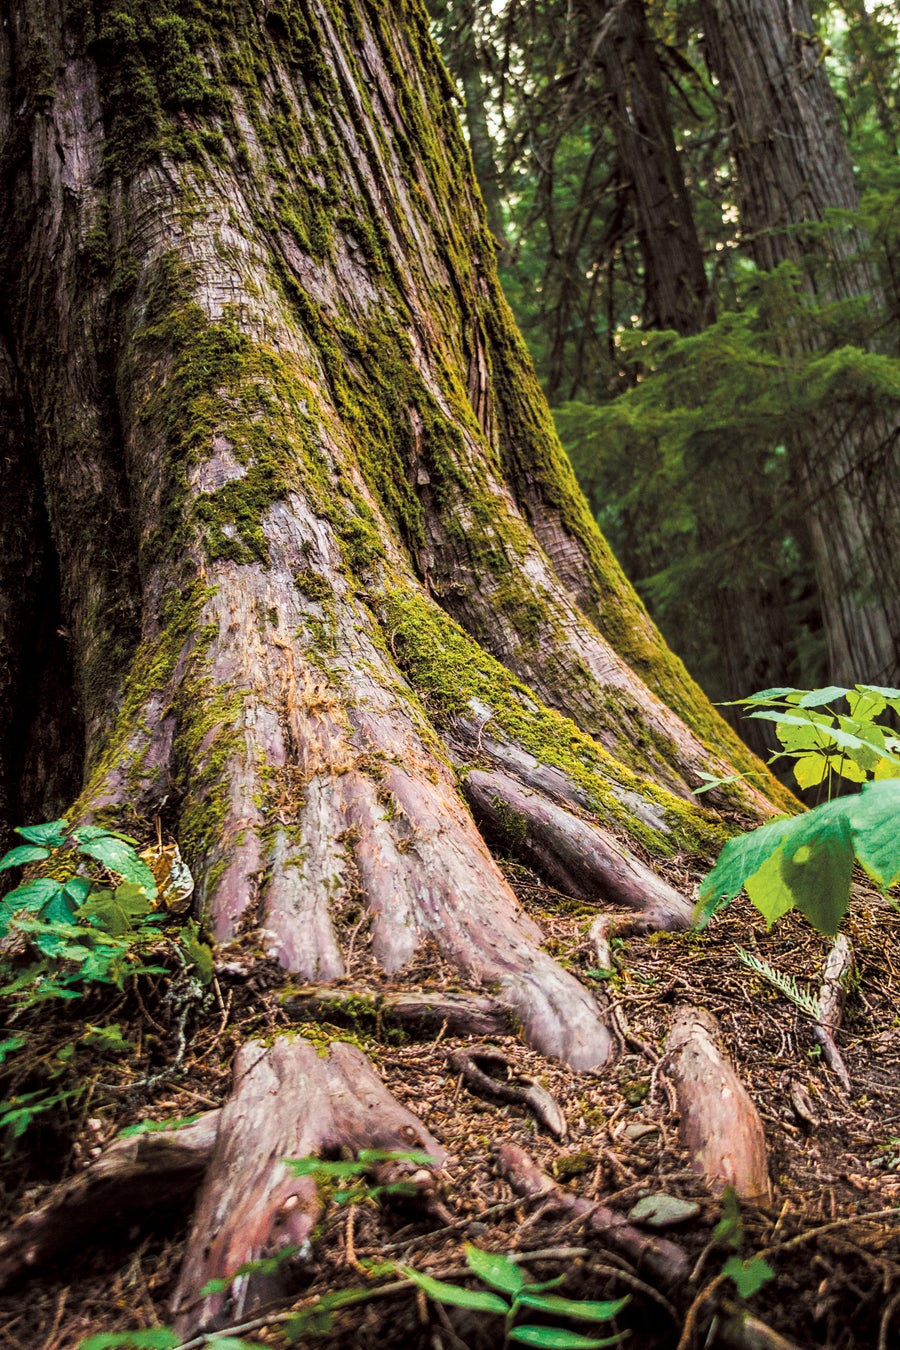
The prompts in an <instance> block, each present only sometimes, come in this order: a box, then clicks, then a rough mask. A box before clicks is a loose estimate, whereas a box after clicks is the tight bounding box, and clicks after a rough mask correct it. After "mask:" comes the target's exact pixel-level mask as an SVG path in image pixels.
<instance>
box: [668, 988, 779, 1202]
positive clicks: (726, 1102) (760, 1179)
mask: <svg viewBox="0 0 900 1350" xmlns="http://www.w3.org/2000/svg"><path fill="white" fill-rule="evenodd" d="M718 1035H719V1029H718V1026H717V1024H716V1021H715V1018H714V1017H712V1016H711V1015H710V1014H709V1013H708V1012H705V1011H704V1010H702V1009H699V1008H690V1007H681V1008H679V1009H678V1010H677V1011H676V1014H675V1020H674V1022H673V1024H672V1029H671V1031H670V1032H669V1035H668V1039H667V1041H666V1054H665V1059H666V1074H667V1077H668V1078H669V1079H670V1081H671V1082H672V1084H673V1086H674V1088H675V1094H676V1097H677V1099H678V1109H679V1111H680V1113H681V1138H682V1141H683V1143H684V1145H685V1147H686V1148H687V1149H688V1150H689V1152H690V1155H691V1165H692V1167H693V1168H694V1170H695V1171H696V1172H697V1173H699V1174H700V1175H701V1176H704V1177H706V1179H707V1181H708V1182H709V1183H710V1184H711V1185H712V1186H713V1187H714V1188H719V1189H720V1188H721V1187H723V1186H726V1185H727V1186H733V1187H734V1189H735V1190H736V1191H737V1193H738V1195H740V1196H745V1197H746V1198H747V1199H750V1200H767V1199H770V1198H771V1194H772V1192H771V1186H770V1183H769V1172H768V1166H767V1161H766V1137H765V1134H764V1132H763V1127H762V1122H761V1120H760V1118H759V1113H758V1112H757V1110H756V1107H755V1106H754V1105H753V1102H752V1101H751V1100H750V1095H749V1093H748V1092H747V1089H746V1088H745V1087H744V1085H743V1083H742V1082H741V1080H740V1079H739V1078H738V1076H737V1074H736V1072H735V1070H734V1068H733V1067H732V1065H731V1064H730V1063H729V1061H728V1059H727V1058H726V1056H725V1055H724V1054H723V1052H722V1050H721V1049H720V1048H719V1045H718Z"/></svg>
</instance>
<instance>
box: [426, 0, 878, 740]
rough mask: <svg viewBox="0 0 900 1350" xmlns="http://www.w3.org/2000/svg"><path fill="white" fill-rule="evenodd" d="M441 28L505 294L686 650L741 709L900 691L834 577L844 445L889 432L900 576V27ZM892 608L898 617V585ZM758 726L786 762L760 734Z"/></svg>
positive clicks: (573, 7)
mask: <svg viewBox="0 0 900 1350" xmlns="http://www.w3.org/2000/svg"><path fill="white" fill-rule="evenodd" d="M431 13H432V16H433V18H434V22H435V26H436V31H437V33H438V35H439V39H440V42H441V47H442V51H443V54H444V56H445V59H446V60H447V62H448V65H449V67H450V69H451V71H452V72H453V74H454V76H455V77H456V79H457V82H458V86H459V89H460V95H461V103H462V107H463V115H464V125H465V127H466V130H467V134H468V138H469V144H470V147H471V150H472V156H473V161H474V165H475V171H476V174H477V176H478V180H479V184H480V186H481V189H482V194H483V196H484V199H485V202H486V205H487V210H488V217H489V220H490V223H491V228H492V230H493V233H494V236H495V238H496V240H497V245H498V255H499V262H500V273H501V277H502V280H503V285H504V289H505V291H506V294H507V296H508V297H509V299H510V301H511V303H512V305H513V309H514V311H515V314H516V318H517V320H518V322H519V324H520V326H521V328H522V331H523V333H524V334H525V336H526V338H527V340H528V343H529V346H530V348H531V351H532V354H533V356H534V359H535V362H536V364H537V369H538V374H539V376H540V379H541V383H542V385H543V387H544V389H545V391H546V393H547V397H548V399H549V401H550V404H551V406H552V407H553V409H554V416H555V419H556V424H557V427H558V429H559V431H560V434H561V436H562V439H563V443H564V445H565V447H566V449H567V450H568V452H569V455H570V456H571V458H572V461H573V463H574V465H575V468H576V472H577V474H578V477H579V481H580V483H581V485H582V487H583V489H584V491H585V493H586V495H587V497H588V499H589V501H590V502H591V504H592V506H593V509H594V511H595V513H596V516H597V519H598V521H599V523H600V525H601V527H602V529H603V531H604V533H605V534H606V537H607V538H608V540H609V541H610V543H611V544H612V546H613V548H614V550H615V552H616V555H617V557H618V558H619V560H620V562H621V563H622V565H623V567H624V569H625V571H626V573H627V575H628V576H629V578H630V579H631V580H632V581H633V582H634V583H635V585H636V586H637V589H638V591H639V593H640V594H641V596H642V597H643V599H644V600H645V601H646V603H647V604H648V606H649V608H650V611H651V613H652V615H653V617H654V618H655V619H656V621H657V622H658V623H659V624H660V626H661V628H662V630H663V632H664V634H665V636H666V637H667V639H668V641H669V642H670V644H671V645H672V646H673V647H674V649H675V650H676V651H677V652H678V653H679V655H680V656H682V657H683V659H684V660H685V662H686V663H687V666H688V668H689V670H690V671H691V673H692V674H693V675H694V676H695V678H696V679H697V680H698V681H699V682H700V684H701V685H702V686H703V688H704V689H705V690H706V692H707V693H708V694H709V696H710V697H711V698H713V699H715V700H727V699H736V698H740V697H743V696H745V695H748V694H750V693H751V692H753V691H754V690H757V689H764V688H768V687H772V686H785V685H787V686H791V685H793V686H799V687H803V688H810V687H814V686H820V685H825V684H827V683H829V682H832V681H834V682H836V683H838V684H841V683H844V682H850V683H852V682H853V681H854V680H870V681H873V682H874V683H882V684H888V685H890V684H894V683H896V682H897V678H898V669H900V668H898V664H897V647H896V632H897V626H896V622H894V623H893V630H894V632H893V636H892V637H891V638H890V639H889V640H888V641H887V642H886V643H884V644H881V645H879V644H877V643H876V644H875V645H874V646H870V645H868V644H867V643H866V641H865V639H862V638H860V639H859V640H857V641H856V642H855V643H854V642H853V640H852V639H851V641H850V642H849V644H848V643H845V642H844V641H843V639H842V638H841V636H840V635H839V633H838V632H837V631H836V630H837V628H838V626H839V620H838V619H836V618H835V617H834V616H833V613H832V610H833V606H831V605H830V603H829V598H828V594H827V592H828V589H829V586H830V585H831V581H830V579H829V577H828V576H827V574H826V569H825V568H824V567H823V566H822V565H821V560H820V559H819V558H818V554H819V552H820V550H821V546H820V544H819V542H818V539H819V537H820V536H821V533H822V532H823V531H824V533H825V536H826V542H825V548H826V550H827V549H828V548H831V547H833V545H834V536H835V534H836V533H837V532H838V531H839V529H840V525H839V522H840V520H841V512H842V508H841V505H840V499H841V497H842V495H844V494H848V495H849V496H850V498H851V499H852V498H853V496H854V495H855V493H856V491H857V488H856V486H855V485H854V483H853V481H852V480H848V479H847V478H846V477H845V476H844V475H843V474H842V472H841V470H840V469H839V468H838V467H837V459H838V457H839V456H838V454H837V451H836V443H837V442H839V441H840V438H841V437H842V436H846V435H847V434H848V431H849V433H850V434H851V435H852V434H853V429H854V428H857V429H859V428H862V427H863V426H866V425H868V426H870V427H871V426H872V425H873V424H876V423H880V424H881V429H880V431H879V433H878V434H877V435H874V436H872V438H871V443H870V444H869V445H868V446H867V447H866V449H865V451H864V459H865V470H864V471H865V474H866V475H867V476H868V477H869V479H870V484H871V487H872V490H873V496H874V498H875V502H876V504H875V507H874V515H873V517H872V519H871V528H872V529H873V530H874V532H875V533H876V534H877V537H878V539H879V540H880V543H879V544H878V545H877V547H878V548H879V549H880V550H882V551H884V552H893V551H894V546H893V544H892V543H891V542H890V541H891V540H892V539H893V538H895V535H894V533H893V531H894V530H895V529H896V525H897V517H896V514H895V513H894V508H893V506H892V504H891V499H892V498H893V496H894V490H893V485H892V481H891V480H892V479H894V480H895V479H896V476H897V469H898V458H897V455H898V451H897V425H896V423H897V409H898V398H900V367H898V365H897V364H896V357H897V340H898V310H897V305H898V280H897V254H898V229H900V208H898V183H900V159H898V141H897V136H898V108H897V97H898V96H897V89H898V68H897V63H898V46H897V43H898V22H900V16H898V11H897V9H896V6H895V5H892V4H878V3H869V4H863V3H858V4H857V3H854V2H851V3H838V4H815V3H814V4H813V5H812V6H811V8H810V9H807V8H805V6H804V5H797V4H791V5H788V6H786V7H779V6H777V5H774V4H773V5H771V6H766V5H765V4H755V5H741V4H735V5H726V4H716V3H715V2H714V0H709V2H708V3H706V2H705V0H699V2H698V3H684V4H667V3H654V2H652V0H651V3H646V4H645V3H642V0H627V3H619V4H603V3H582V0H560V2H559V3H558V4H553V3H531V2H530V0H510V2H509V3H496V4H493V5H487V4H475V3H467V2H466V0H454V2H453V3H451V4H438V3H434V4H432V6H431ZM785 15H789V16H790V20H789V22H788V23H787V25H785V20H784V16H785ZM767 24H769V25H770V26H771V31H770V32H769V34H768V36H767V34H766V25H767ZM779 43H780V44H781V50H780V51H778V45H779ZM767 44H768V45H767ZM754 52H755V53H756V54H757V55H758V56H759V61H758V62H757V64H756V65H754V59H753V54H754ZM763 54H764V55H763ZM766 61H768V64H769V67H770V69H769V71H768V72H767V71H766V69H765V64H766ZM779 62H781V63H782V67H783V66H785V65H786V66H788V67H790V73H789V74H788V75H787V76H786V78H785V79H784V82H783V83H782V85H781V86H779V84H778V80H777V77H775V76H772V72H773V71H776V70H777V69H778V63H779ZM770 76H772V78H771V82H770V83H769V82H767V81H768V78H769V77H770ZM817 82H818V83H820V84H827V85H828V86H830V90H829V91H828V94H827V95H824V97H825V101H824V102H823V101H822V99H823V93H824V91H823V90H822V89H819V90H818V91H817V92H816V93H813V92H812V86H813V85H814V84H815V83H817ZM832 91H833V105H832V106H830V107H829V106H828V98H829V95H830V94H831V92H832ZM817 100H818V101H817ZM779 143H780V144H779ZM784 147H790V148H791V150H792V151H794V152H795V154H794V162H793V166H791V165H789V163H788V161H789V160H790V159H791V154H789V153H788V151H787V149H786V148H784ZM817 161H818V162H817ZM792 168H793V176H792V177H791V176H790V175H791V171H792ZM828 459H832V464H831V466H830V468H829V467H825V468H824V471H820V470H819V469H816V467H815V464H814V465H813V472H812V473H807V472H806V469H805V467H804V465H805V463H806V461H808V460H813V461H818V462H819V464H820V465H821V462H822V461H827V460H828ZM879 497H880V498H881V500H880V502H879V501H878V498H879ZM851 509H852V508H851ZM829 519H830V521H831V525H829ZM817 564H818V570H817ZM857 564H860V565H859V566H858V567H857ZM879 584H881V583H880V582H879V581H878V580H877V579H875V577H874V574H873V573H871V572H869V569H868V568H867V567H866V566H865V564H864V563H863V562H862V560H861V559H856V560H855V561H854V560H850V564H849V567H848V571H847V573H846V574H845V576H844V579H843V583H842V585H843V589H844V591H845V593H846V594H847V601H848V603H849V604H851V605H857V606H861V607H864V606H867V605H871V604H872V602H873V601H876V602H877V597H876V596H875V595H873V590H874V589H877V587H878V586H879ZM883 584H884V587H885V588H886V589H887V590H888V591H889V592H890V593H891V594H889V595H888V596H887V597H882V599H883V600H884V599H886V600H887V603H888V604H889V605H892V604H893V596H894V595H895V594H896V577H894V578H893V579H889V578H887V577H884V578H883ZM894 613H896V611H894ZM726 715H727V714H726ZM735 725H736V726H738V729H739V730H741V733H742V734H744V735H748V734H752V735H755V736H757V740H756V741H755V743H754V745H755V748H756V749H757V750H760V749H762V748H764V746H765V744H766V743H765V741H764V740H762V741H761V740H759V739H758V737H759V735H760V731H761V728H760V725H759V723H757V724H756V725H755V726H754V725H753V724H750V732H749V733H748V730H747V728H748V724H747V722H746V721H745V722H744V723H743V725H741V723H740V721H739V720H738V719H735Z"/></svg>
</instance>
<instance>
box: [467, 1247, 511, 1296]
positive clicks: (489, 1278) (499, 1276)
mask: <svg viewBox="0 0 900 1350" xmlns="http://www.w3.org/2000/svg"><path fill="white" fill-rule="evenodd" d="M466 1264H467V1265H468V1267H469V1269H470V1270H473V1271H474V1272H475V1274H476V1275H477V1276H478V1278H479V1280H481V1282H482V1284H489V1285H490V1287H491V1288H492V1289H499V1290H500V1291H501V1292H502V1293H504V1294H518V1293H519V1291H520V1290H521V1289H524V1287H525V1276H524V1275H523V1274H522V1272H521V1270H520V1269H519V1267H518V1266H517V1265H516V1263H515V1261H510V1259H509V1257H508V1256H505V1255H504V1254H503V1252H483V1251H482V1250H481V1248H480V1247H473V1246H472V1244H471V1243H470V1242H467V1243H466Z"/></svg>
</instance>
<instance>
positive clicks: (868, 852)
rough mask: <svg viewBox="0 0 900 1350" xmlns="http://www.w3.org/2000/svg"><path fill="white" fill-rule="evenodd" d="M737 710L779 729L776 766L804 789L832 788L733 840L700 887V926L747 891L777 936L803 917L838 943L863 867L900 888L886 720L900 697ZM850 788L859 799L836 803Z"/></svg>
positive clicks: (762, 696)
mask: <svg viewBox="0 0 900 1350" xmlns="http://www.w3.org/2000/svg"><path fill="white" fill-rule="evenodd" d="M839 702H846V706H847V708H848V710H849V711H848V712H847V713H843V712H839V711H838V710H837V709H836V707H835V706H834V705H836V704H837V703H839ZM736 705H737V706H739V707H742V708H746V709H749V710H750V711H749V713H748V716H749V717H751V718H756V719H760V720H764V721H768V722H772V723H773V724H774V726H775V733H776V736H777V737H778V741H779V744H780V746H781V748H780V749H779V750H777V751H776V752H775V754H774V755H773V756H772V757H771V759H770V761H769V762H770V763H771V762H773V761H774V760H778V759H787V760H789V761H790V762H791V766H792V770H793V773H794V777H795V779H796V781H797V784H798V786H799V787H800V788H803V789H809V788H816V787H820V788H824V790H825V791H826V794H827V800H826V801H824V802H821V803H820V804H819V805H818V806H815V807H813V808H812V809H811V810H809V811H805V812H803V813H801V814H799V815H796V816H785V817H781V818H779V819H777V820H773V821H771V822H769V823H768V824H766V825H761V826H759V828H758V829H755V830H751V831H750V832H749V833H747V834H743V835H740V836H738V837H737V838H735V839H731V840H729V842H728V843H727V844H726V845H725V847H724V848H723V850H722V852H721V854H720V855H719V859H718V862H717V863H716V865H715V867H714V868H713V869H712V871H711V872H710V873H709V874H708V875H707V876H706V877H705V878H704V880H703V881H702V883H701V885H700V895H699V901H698V905H697V911H696V914H695V922H696V923H697V924H698V926H700V927H703V926H704V925H705V924H706V923H708V921H709V919H710V918H711V917H712V915H713V914H714V913H715V912H716V911H717V910H719V909H721V908H723V907H724V906H725V905H727V904H728V903H729V902H730V901H731V900H733V899H735V897H736V896H738V895H739V894H740V893H741V891H746V893H747V895H748V896H749V898H750V900H751V901H752V902H753V904H754V905H755V906H756V908H757V909H758V910H759V912H760V913H761V914H762V916H763V918H764V919H765V920H766V923H767V924H768V925H769V926H770V927H771V925H772V924H773V923H774V922H775V920H776V919H778V918H780V917H781V915H783V914H786V913H787V912H788V911H789V910H791V909H798V910H799V911H800V912H801V914H804V915H805V916H806V918H807V919H808V920H809V921H810V923H812V924H813V926H814V927H815V928H817V929H818V930H819V932H821V933H826V934H830V935H832V934H834V933H836V932H837V929H838V926H839V924H840V922H841V919H842V918H843V917H844V914H845V912H846V909H847V905H848V903H849V899H850V882H851V878H852V874H853V867H854V863H858V864H859V865H860V866H861V867H862V868H863V869H864V870H865V872H866V873H867V874H868V875H869V876H870V877H871V878H872V880H873V881H874V882H875V883H876V885H877V886H879V887H880V888H881V889H882V891H885V892H886V891H888V890H889V889H890V888H891V886H893V885H894V884H895V882H896V881H898V880H900V829H898V822H900V740H898V738H897V737H896V736H895V735H894V734H893V732H892V731H891V729H890V727H889V726H887V725H885V724H884V723H883V722H881V721H879V720H878V719H879V718H882V717H883V716H885V715H888V716H889V715H890V714H893V715H895V716H898V715H900V689H885V688H882V687H881V686H878V685H864V684H858V685H856V686H855V687H854V688H853V689H845V688H842V687H838V686H836V685H832V686H829V687H828V688H827V689H766V690H763V691H762V693H759V694H754V695H753V696H752V697H751V698H749V699H742V700H737V701H736ZM842 783H843V784H847V783H849V784H857V785H860V790H859V791H858V792H856V793H851V794H850V795H847V796H840V797H835V796H834V795H833V794H834V791H835V789H836V788H837V787H838V785H839V784H842ZM710 786H712V784H710V783H707V784H706V785H705V786H704V787H703V788H700V789H698V791H701V792H702V791H705V790H706V789H707V788H708V787H710Z"/></svg>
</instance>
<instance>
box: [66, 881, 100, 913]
mask: <svg viewBox="0 0 900 1350" xmlns="http://www.w3.org/2000/svg"><path fill="white" fill-rule="evenodd" d="M92 889H93V882H90V881H88V879H87V877H72V878H71V880H69V881H67V882H66V884H65V886H64V887H63V891H64V893H65V894H66V895H67V896H68V897H69V899H70V900H71V901H72V902H73V903H74V905H75V907H76V908H78V906H79V905H83V904H84V902H85V900H86V899H87V898H88V896H89V895H90V893H91V890H92Z"/></svg>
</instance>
